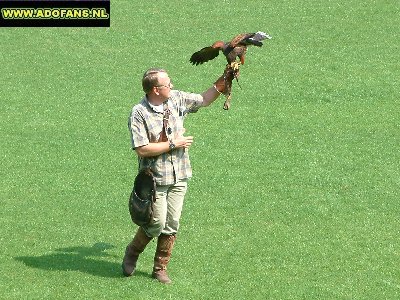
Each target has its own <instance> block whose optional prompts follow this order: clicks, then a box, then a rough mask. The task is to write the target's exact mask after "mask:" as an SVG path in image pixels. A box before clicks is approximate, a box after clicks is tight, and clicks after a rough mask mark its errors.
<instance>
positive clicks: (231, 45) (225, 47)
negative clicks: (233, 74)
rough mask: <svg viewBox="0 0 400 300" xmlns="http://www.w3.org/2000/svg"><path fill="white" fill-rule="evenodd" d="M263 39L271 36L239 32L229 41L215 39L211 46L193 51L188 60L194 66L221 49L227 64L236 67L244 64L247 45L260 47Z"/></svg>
mask: <svg viewBox="0 0 400 300" xmlns="http://www.w3.org/2000/svg"><path fill="white" fill-rule="evenodd" d="M265 39H271V36H270V35H268V34H266V33H265V32H261V31H258V32H255V33H241V34H239V35H237V36H235V37H234V38H233V39H232V40H231V41H230V42H223V41H216V42H215V43H214V44H212V45H211V46H208V47H204V48H202V49H201V50H199V51H197V52H195V53H193V55H192V56H191V57H190V62H191V63H192V64H193V65H196V66H197V65H201V64H203V63H205V62H207V61H209V60H212V59H214V58H216V57H217V56H218V55H219V52H220V51H221V52H222V53H223V54H224V55H225V57H226V61H227V62H228V64H229V65H231V66H232V67H234V68H235V69H238V68H239V65H240V64H242V65H243V64H244V61H245V56H246V52H247V47H248V46H251V45H254V46H257V47H261V46H262V45H263V43H262V42H261V41H262V40H265ZM236 58H239V60H240V64H239V62H237V61H236Z"/></svg>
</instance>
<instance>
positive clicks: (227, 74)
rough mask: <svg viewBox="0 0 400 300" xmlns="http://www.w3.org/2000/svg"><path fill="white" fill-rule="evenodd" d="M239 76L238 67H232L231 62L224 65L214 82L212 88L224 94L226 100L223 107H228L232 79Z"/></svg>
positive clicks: (226, 108)
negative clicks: (222, 72)
mask: <svg viewBox="0 0 400 300" xmlns="http://www.w3.org/2000/svg"><path fill="white" fill-rule="evenodd" d="M238 77H239V67H236V66H235V67H232V65H231V64H228V65H226V67H225V70H224V74H223V75H222V76H221V77H219V78H218V79H217V81H216V82H214V88H215V89H216V90H217V91H218V92H219V93H220V94H222V95H224V96H225V98H226V100H225V103H224V109H225V110H228V109H229V107H230V100H231V96H232V95H231V92H232V81H233V79H234V78H236V79H237V78H238Z"/></svg>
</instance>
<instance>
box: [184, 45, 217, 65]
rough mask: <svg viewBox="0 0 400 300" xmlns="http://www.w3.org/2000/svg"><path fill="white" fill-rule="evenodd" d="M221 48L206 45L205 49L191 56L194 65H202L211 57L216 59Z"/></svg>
mask: <svg viewBox="0 0 400 300" xmlns="http://www.w3.org/2000/svg"><path fill="white" fill-rule="evenodd" d="M219 50H220V49H219V48H214V47H212V46H209V47H204V48H203V49H201V50H199V51H197V52H195V53H193V54H192V56H191V57H190V62H191V63H192V64H194V65H196V66H197V65H201V64H203V63H205V62H207V61H209V60H211V59H214V58H216V57H217V56H218V54H219Z"/></svg>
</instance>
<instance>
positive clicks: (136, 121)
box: [128, 108, 149, 149]
mask: <svg viewBox="0 0 400 300" xmlns="http://www.w3.org/2000/svg"><path fill="white" fill-rule="evenodd" d="M128 127H129V132H130V134H131V142H132V149H135V148H137V147H141V146H146V145H147V144H149V137H148V136H147V130H146V124H145V118H144V117H143V115H142V114H141V113H140V112H139V111H138V110H135V108H133V109H132V112H131V115H130V116H129V120H128Z"/></svg>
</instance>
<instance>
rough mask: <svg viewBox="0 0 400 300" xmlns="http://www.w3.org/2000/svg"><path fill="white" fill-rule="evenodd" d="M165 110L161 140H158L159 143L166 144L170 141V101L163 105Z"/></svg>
mask: <svg viewBox="0 0 400 300" xmlns="http://www.w3.org/2000/svg"><path fill="white" fill-rule="evenodd" d="M163 108H164V113H163V128H162V131H161V134H160V138H159V139H158V142H166V141H168V133H169V132H168V131H169V130H170V129H169V127H168V121H169V115H170V113H171V112H170V111H169V109H168V100H167V101H165V102H164V104H163Z"/></svg>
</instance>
